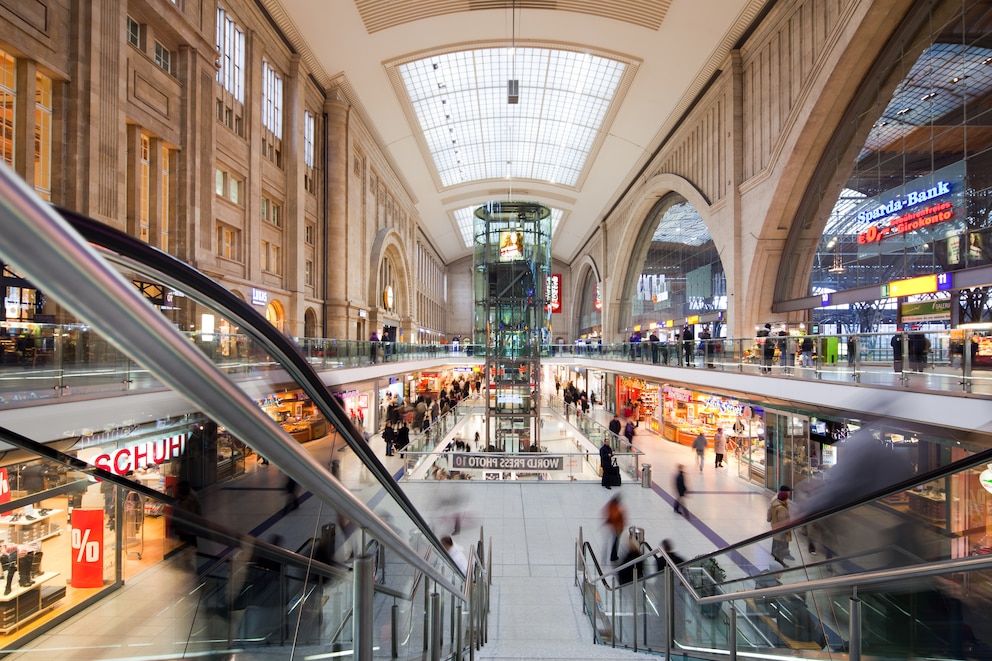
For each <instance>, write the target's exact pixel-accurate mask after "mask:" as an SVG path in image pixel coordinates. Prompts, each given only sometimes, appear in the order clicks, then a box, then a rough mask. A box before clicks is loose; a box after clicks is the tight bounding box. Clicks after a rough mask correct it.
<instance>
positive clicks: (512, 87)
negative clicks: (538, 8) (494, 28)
mask: <svg viewBox="0 0 992 661" xmlns="http://www.w3.org/2000/svg"><path fill="white" fill-rule="evenodd" d="M516 54H517V0H513V5H512V6H511V9H510V64H511V67H512V69H511V72H510V75H511V76H512V75H514V74H516V72H517V71H516V69H517V68H516V59H517V58H516ZM506 102H507V103H512V104H515V103H519V102H520V81H519V80H517V79H516V78H510V80H508V81H506Z"/></svg>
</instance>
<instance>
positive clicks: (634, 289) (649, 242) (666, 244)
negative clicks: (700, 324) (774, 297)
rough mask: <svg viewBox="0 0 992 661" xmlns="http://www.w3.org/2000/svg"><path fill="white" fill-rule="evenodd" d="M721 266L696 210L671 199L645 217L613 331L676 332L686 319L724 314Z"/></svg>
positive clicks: (679, 198)
mask: <svg viewBox="0 0 992 661" xmlns="http://www.w3.org/2000/svg"><path fill="white" fill-rule="evenodd" d="M726 309H727V278H726V275H725V274H724V270H723V262H721V260H720V255H719V253H718V252H717V250H716V246H715V245H714V243H713V239H712V237H711V236H710V233H709V230H708V229H707V228H706V224H705V223H704V222H703V219H702V217H701V216H700V215H699V212H698V211H696V208H695V207H694V206H692V205H691V204H690V203H689V202H688V201H687V200H686V199H685V198H684V197H682V196H681V195H678V194H676V193H672V194H670V195H666V196H665V197H664V198H662V199H661V200H659V202H658V204H656V205H655V207H654V208H653V209H652V210H651V212H650V213H649V214H648V216H647V218H646V220H645V222H644V225H643V226H642V228H641V232H640V235H639V236H638V239H637V241H636V242H635V248H634V253H633V255H631V259H630V262H629V264H628V268H627V276H626V279H625V280H624V287H623V295H622V299H621V302H620V314H619V316H618V328H617V330H618V331H619V332H621V333H626V332H627V331H629V330H632V329H634V328H635V327H637V326H641V327H642V328H643V329H647V328H649V327H650V326H651V324H658V325H659V326H664V324H665V322H666V321H669V320H672V321H673V322H674V325H675V326H676V327H681V325H682V323H683V322H684V320H685V319H686V318H687V317H690V316H694V315H706V314H708V313H713V314H714V316H715V314H716V313H717V312H722V311H726Z"/></svg>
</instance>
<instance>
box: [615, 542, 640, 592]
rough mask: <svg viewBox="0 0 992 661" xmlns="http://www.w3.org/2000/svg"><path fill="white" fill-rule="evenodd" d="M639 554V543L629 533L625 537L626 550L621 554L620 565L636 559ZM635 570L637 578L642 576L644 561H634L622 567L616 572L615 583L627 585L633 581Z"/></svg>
mask: <svg viewBox="0 0 992 661" xmlns="http://www.w3.org/2000/svg"><path fill="white" fill-rule="evenodd" d="M640 556H641V544H640V542H638V541H637V538H636V537H634V536H633V535H631V536H630V537H628V538H627V551H626V552H625V553H624V555H623V559H622V560H621V561H620V564H621V565H626V564H627V563H628V562H631V561H633V560H636V559H637V558H638V557H640ZM635 569H636V570H637V579H638V580H641V579H643V578H644V561H643V560H641V561H639V562H635V563H633V564H631V565H628V566H627V567H624V568H622V569H621V570H620V571H618V572H617V585H627V584H628V583H633V582H634V570H635Z"/></svg>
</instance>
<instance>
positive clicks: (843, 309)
mask: <svg viewBox="0 0 992 661" xmlns="http://www.w3.org/2000/svg"><path fill="white" fill-rule="evenodd" d="M987 11H988V6H987V4H986V3H984V2H977V1H974V0H965V1H963V2H962V0H953V1H951V0H945V1H944V2H937V3H933V4H932V5H930V8H929V15H928V16H923V17H922V19H921V20H920V22H919V23H918V24H921V25H923V26H924V27H923V28H922V30H921V31H920V32H919V33H917V34H907V35H901V36H900V37H897V38H901V39H902V47H901V48H900V49H899V50H898V51H897V52H895V54H894V55H893V56H891V57H890V59H889V60H888V61H881V62H879V63H878V65H877V66H876V69H877V70H878V71H879V73H878V74H877V77H876V78H875V79H873V80H869V81H867V82H866V83H865V84H864V85H863V86H862V88H863V89H866V90H868V93H866V94H863V95H861V96H860V97H859V98H858V99H857V101H856V103H855V105H854V106H852V108H851V110H850V111H849V113H848V116H847V117H848V118H847V120H846V121H844V122H842V123H841V125H840V126H839V127H838V129H837V131H836V132H835V136H834V140H833V143H832V144H833V146H832V150H831V151H829V152H828V154H827V155H826V156H825V157H824V159H823V165H821V172H820V174H819V176H818V177H817V178H816V179H815V180H814V182H813V185H812V186H811V187H810V190H809V191H808V192H807V194H806V196H805V198H804V200H803V204H802V205H801V207H800V213H799V215H798V217H797V219H796V221H795V222H794V223H793V226H792V231H791V232H790V237H789V244H788V246H787V250H786V252H787V253H788V254H801V253H802V246H803V245H804V244H806V245H809V244H811V243H812V242H813V241H816V242H817V243H816V245H817V248H816V251H815V253H814V254H813V255H812V258H813V263H812V264H809V261H808V257H807V258H805V259H796V260H794V262H792V263H788V262H786V263H785V264H784V269H783V273H781V274H780V276H779V282H778V288H777V291H776V299H777V300H783V299H790V298H797V297H800V296H804V295H815V296H822V295H824V294H827V293H831V292H838V291H845V290H854V289H857V288H860V287H873V286H877V285H879V284H882V283H887V282H891V281H894V280H902V279H906V278H913V277H917V276H922V275H929V274H940V273H949V272H953V271H958V270H961V269H967V268H973V267H976V266H982V265H986V264H988V263H989V262H990V261H992V252H990V250H992V221H990V217H992V136H990V134H989V133H988V125H989V119H990V118H992V105H990V104H989V99H990V98H992V46H990V45H989V43H988V40H987V38H986V37H987V32H988V30H987V19H986V13H987ZM921 16H922V15H921ZM854 136H866V137H861V138H860V139H859V140H858V142H854V145H853V146H855V147H857V149H851V148H850V147H851V146H852V145H851V142H853V141H854ZM852 153H853V154H856V155H855V157H854V160H853V162H852V161H851V160H850V157H849V156H841V154H845V155H848V154H852ZM838 188H840V191H841V192H840V194H839V195H838V194H837V192H836V191H837V190H838ZM824 210H828V211H826V212H825V211H824ZM950 281H951V279H950V278H948V280H947V282H950ZM797 284H798V285H799V286H797ZM804 285H805V286H804ZM963 295H966V294H963ZM942 296H943V297H945V298H946V297H947V296H949V294H942ZM872 298H877V299H878V300H877V301H876V300H871V301H865V302H864V303H858V304H847V305H835V306H832V307H829V308H819V309H816V310H814V312H813V320H814V321H816V322H819V323H821V324H830V325H831V326H832V325H833V324H836V325H837V327H838V332H841V330H842V329H845V328H846V329H847V330H852V331H870V330H879V328H880V327H884V326H885V325H887V324H890V323H894V322H895V317H896V302H895V301H894V300H892V299H885V298H884V297H882V296H877V297H872ZM969 307H970V306H969V305H962V310H963V312H962V319H961V321H978V320H979V319H966V318H965V317H966V316H968V314H969V313H968V312H967V308H969ZM979 307H981V306H979ZM972 312H974V310H973V311H972ZM978 314H979V315H984V316H985V317H988V316H989V309H988V307H986V308H985V310H984V311H979V312H978Z"/></svg>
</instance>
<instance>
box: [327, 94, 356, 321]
mask: <svg viewBox="0 0 992 661" xmlns="http://www.w3.org/2000/svg"><path fill="white" fill-rule="evenodd" d="M324 113H325V115H326V117H327V131H326V138H325V139H326V140H327V149H326V152H325V153H326V154H327V162H326V164H325V168H324V172H325V174H324V176H325V177H326V184H327V185H326V190H327V196H326V199H325V204H326V205H327V225H326V233H325V235H324V237H323V243H324V264H323V269H322V272H323V274H324V279H325V292H326V294H325V305H324V334H325V335H326V336H327V337H348V280H347V277H346V275H345V274H346V273H347V272H348V251H347V243H348V242H347V240H346V238H347V233H348V120H349V114H350V107H349V106H348V104H347V103H346V102H344V101H341V100H339V99H336V98H329V99H328V100H327V101H326V102H325V103H324Z"/></svg>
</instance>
